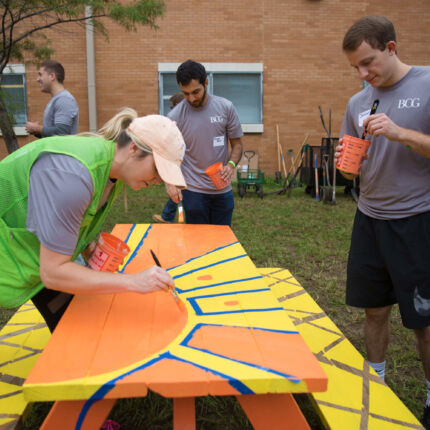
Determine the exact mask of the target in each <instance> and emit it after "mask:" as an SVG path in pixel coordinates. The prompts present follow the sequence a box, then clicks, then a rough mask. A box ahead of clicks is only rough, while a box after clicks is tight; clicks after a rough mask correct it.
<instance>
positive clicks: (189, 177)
mask: <svg viewBox="0 0 430 430" xmlns="http://www.w3.org/2000/svg"><path fill="white" fill-rule="evenodd" d="M168 117H169V118H170V119H172V120H173V121H176V123H177V125H178V127H179V130H181V133H182V135H183V137H184V141H185V145H186V151H185V157H184V161H183V162H182V165H181V168H182V173H183V175H184V178H185V182H186V183H187V189H188V190H190V191H196V192H200V193H204V194H221V193H226V192H227V191H230V190H231V185H228V186H227V187H226V188H224V189H222V190H217V189H216V188H215V186H214V185H213V183H212V181H211V180H210V178H209V176H207V175H206V173H205V170H206V169H207V168H208V167H209V166H211V165H212V164H214V163H218V162H222V163H223V164H226V163H227V162H228V155H229V151H228V141H229V139H236V138H239V137H242V136H243V132H242V126H241V125H240V121H239V117H238V115H237V112H236V109H235V107H234V106H233V103H232V102H231V101H229V100H227V99H225V98H223V97H218V96H214V95H210V96H209V98H208V101H207V103H206V104H205V105H204V106H202V107H198V108H195V107H193V106H191V105H190V103H188V102H187V101H186V100H183V101H182V102H181V103H179V104H178V105H177V106H175V108H174V109H173V110H172V111H170V112H169V115H168Z"/></svg>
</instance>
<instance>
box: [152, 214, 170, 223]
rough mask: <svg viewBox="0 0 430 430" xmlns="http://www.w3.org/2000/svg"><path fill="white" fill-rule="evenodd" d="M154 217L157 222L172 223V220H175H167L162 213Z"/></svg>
mask: <svg viewBox="0 0 430 430" xmlns="http://www.w3.org/2000/svg"><path fill="white" fill-rule="evenodd" d="M152 219H153V220H154V221H155V222H161V223H163V224H172V222H173V221H167V220H166V219H164V218H163V217H162V216H161V215H158V214H155V215H152Z"/></svg>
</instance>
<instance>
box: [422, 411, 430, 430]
mask: <svg viewBox="0 0 430 430" xmlns="http://www.w3.org/2000/svg"><path fill="white" fill-rule="evenodd" d="M421 423H422V425H423V426H424V428H425V429H426V430H430V406H426V407H425V408H424V414H423V418H422V420H421Z"/></svg>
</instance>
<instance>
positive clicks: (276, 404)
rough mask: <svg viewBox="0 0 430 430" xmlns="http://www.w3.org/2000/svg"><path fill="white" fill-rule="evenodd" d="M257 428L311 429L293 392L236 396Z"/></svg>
mask: <svg viewBox="0 0 430 430" xmlns="http://www.w3.org/2000/svg"><path fill="white" fill-rule="evenodd" d="M236 398H237V400H238V401H239V403H240V405H241V406H242V409H243V410H244V411H245V413H246V415H247V417H248V419H249V421H250V422H251V424H252V426H253V427H254V429H255V430H277V429H279V430H281V429H282V430H287V429H291V430H293V429H294V430H305V429H307V430H310V427H309V424H308V422H307V421H306V418H305V417H304V416H303V414H302V411H301V410H300V408H299V406H298V405H297V403H296V401H295V400H294V397H293V395H292V394H244V395H242V396H236Z"/></svg>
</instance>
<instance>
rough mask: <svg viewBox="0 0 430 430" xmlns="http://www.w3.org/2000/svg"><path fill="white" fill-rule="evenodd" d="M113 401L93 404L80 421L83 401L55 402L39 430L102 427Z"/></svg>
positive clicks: (74, 429)
mask: <svg viewBox="0 0 430 430" xmlns="http://www.w3.org/2000/svg"><path fill="white" fill-rule="evenodd" d="M114 404H115V400H101V401H99V402H95V403H94V404H93V405H92V407H91V408H90V410H89V412H88V414H86V415H85V418H84V419H83V420H82V421H81V419H80V418H81V412H82V410H83V408H84V406H85V402H84V401H68V402H55V404H54V406H53V407H52V408H51V410H50V411H49V414H48V416H47V417H46V418H45V421H44V422H43V424H42V426H41V427H40V430H58V429H61V430H95V429H99V428H101V427H102V425H103V423H104V422H105V420H106V418H107V417H108V415H109V412H110V411H111V409H112V408H113V406H114Z"/></svg>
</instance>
